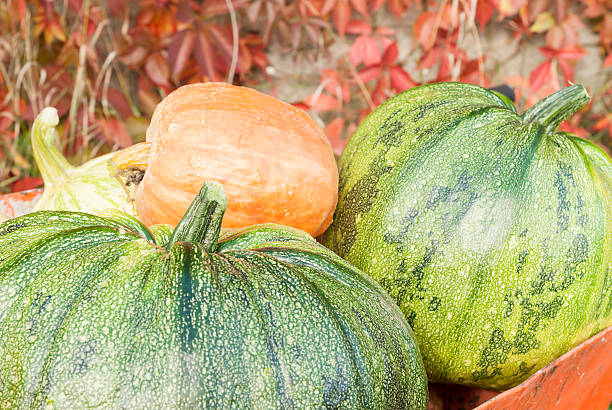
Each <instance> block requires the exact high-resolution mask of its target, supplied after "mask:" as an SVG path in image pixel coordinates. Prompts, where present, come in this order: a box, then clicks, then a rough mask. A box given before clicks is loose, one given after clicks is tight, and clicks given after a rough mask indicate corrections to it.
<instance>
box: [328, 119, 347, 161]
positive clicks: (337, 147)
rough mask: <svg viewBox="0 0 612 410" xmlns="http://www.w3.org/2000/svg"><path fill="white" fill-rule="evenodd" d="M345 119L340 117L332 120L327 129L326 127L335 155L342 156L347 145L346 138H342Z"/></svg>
mask: <svg viewBox="0 0 612 410" xmlns="http://www.w3.org/2000/svg"><path fill="white" fill-rule="evenodd" d="M344 122H345V121H344V118H342V117H338V118H335V119H334V120H332V121H331V122H330V123H329V124H327V127H325V133H326V134H327V138H328V139H329V142H330V144H331V146H332V150H333V151H334V154H336V155H340V154H342V151H343V150H344V146H345V145H346V141H347V140H346V138H342V130H343V129H344Z"/></svg>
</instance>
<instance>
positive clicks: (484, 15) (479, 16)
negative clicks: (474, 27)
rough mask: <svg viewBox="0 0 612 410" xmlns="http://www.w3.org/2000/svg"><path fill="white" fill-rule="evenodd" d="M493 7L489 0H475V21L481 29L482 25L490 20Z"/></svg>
mask: <svg viewBox="0 0 612 410" xmlns="http://www.w3.org/2000/svg"><path fill="white" fill-rule="evenodd" d="M494 11H495V8H494V7H493V5H492V4H491V3H490V2H489V0H480V1H477V2H476V21H477V22H478V25H479V26H480V29H481V30H482V29H483V28H484V26H485V25H486V24H487V23H488V22H489V20H491V17H492V16H493V12H494Z"/></svg>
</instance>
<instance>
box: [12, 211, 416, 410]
mask: <svg viewBox="0 0 612 410" xmlns="http://www.w3.org/2000/svg"><path fill="white" fill-rule="evenodd" d="M219 223H220V219H219ZM177 229H178V228H177ZM151 232H152V233H149V232H148V231H147V230H146V229H145V228H144V227H143V226H141V225H140V224H139V223H138V222H136V220H135V219H132V218H131V217H128V216H123V217H115V218H112V217H107V218H102V217H98V216H92V215H87V214H82V213H70V212H60V211H56V212H37V213H33V214H29V215H26V216H23V217H20V218H16V219H13V220H10V221H7V222H5V223H3V224H0V326H1V328H0V349H1V350H0V387H1V388H0V391H1V393H0V403H1V404H0V407H2V408H40V407H44V406H50V407H55V408H86V407H88V406H91V407H96V406H99V407H102V408H168V409H169V408H260V409H264V408H265V409H268V408H269V409H273V408H285V409H290V408H296V409H302V408H304V409H305V408H312V409H314V408H367V409H370V408H379V409H383V408H389V409H391V408H393V409H399V408H415V409H425V408H426V407H427V379H426V375H425V371H424V368H423V363H422V360H421V357H420V354H419V351H418V348H417V346H416V344H415V342H414V339H413V334H412V331H411V330H410V328H409V326H408V325H407V323H406V320H405V319H404V317H403V315H402V314H401V312H400V311H399V309H398V308H397V307H396V306H395V304H394V303H393V301H392V300H391V298H390V297H389V296H388V295H387V294H386V293H385V291H384V290H382V288H381V287H380V286H379V285H377V284H376V283H375V282H374V281H372V280H371V279H370V278H368V277H367V276H366V275H364V274H363V273H361V272H360V271H358V270H357V269H355V268H354V267H352V266H351V265H349V264H348V263H347V262H345V261H343V260H342V259H340V258H338V257H337V256H336V255H334V254H333V253H332V252H330V251H329V250H327V249H326V248H324V247H323V246H321V245H319V244H317V243H316V242H315V241H314V240H313V239H312V238H311V237H310V236H308V235H307V234H305V233H303V232H301V231H297V230H294V229H291V228H284V227H281V226H274V225H261V226H256V227H251V228H248V229H245V230H242V231H238V232H224V233H222V239H220V241H219V242H218V244H217V242H216V240H215V244H216V246H215V249H214V252H207V251H206V250H205V249H204V248H203V247H202V246H200V245H199V244H196V243H188V242H176V243H174V244H173V245H171V246H170V247H169V249H166V247H165V246H160V244H164V245H165V244H166V243H167V242H168V240H169V238H170V235H171V231H170V228H168V227H164V226H158V227H155V228H154V229H152V230H151Z"/></svg>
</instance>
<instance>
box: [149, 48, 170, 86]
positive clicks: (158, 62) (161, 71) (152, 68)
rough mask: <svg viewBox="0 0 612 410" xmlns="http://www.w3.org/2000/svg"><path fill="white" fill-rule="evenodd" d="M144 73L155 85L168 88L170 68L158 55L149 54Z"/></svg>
mask: <svg viewBox="0 0 612 410" xmlns="http://www.w3.org/2000/svg"><path fill="white" fill-rule="evenodd" d="M145 72H146V73H147V75H148V76H149V78H150V79H151V80H152V81H153V82H154V83H155V84H157V85H159V86H163V87H169V86H170V83H169V82H168V79H169V78H170V67H168V63H167V62H166V59H165V58H164V57H162V55H161V54H160V53H154V54H151V55H150V56H149V57H147V60H146V62H145Z"/></svg>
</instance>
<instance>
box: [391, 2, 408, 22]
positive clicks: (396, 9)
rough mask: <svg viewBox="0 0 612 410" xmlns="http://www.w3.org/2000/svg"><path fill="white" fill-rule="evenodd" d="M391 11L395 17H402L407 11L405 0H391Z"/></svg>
mask: <svg viewBox="0 0 612 410" xmlns="http://www.w3.org/2000/svg"><path fill="white" fill-rule="evenodd" d="M389 11H390V12H391V14H393V15H394V16H395V17H397V18H400V17H402V16H403V15H404V13H405V12H406V5H405V4H404V1H403V0H389Z"/></svg>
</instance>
